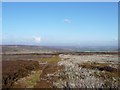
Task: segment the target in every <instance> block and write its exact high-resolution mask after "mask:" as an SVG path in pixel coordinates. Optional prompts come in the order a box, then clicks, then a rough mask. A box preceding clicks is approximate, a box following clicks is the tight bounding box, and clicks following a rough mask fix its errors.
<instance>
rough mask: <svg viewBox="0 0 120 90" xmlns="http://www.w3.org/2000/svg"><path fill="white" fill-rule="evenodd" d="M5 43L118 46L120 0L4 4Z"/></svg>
mask: <svg viewBox="0 0 120 90" xmlns="http://www.w3.org/2000/svg"><path fill="white" fill-rule="evenodd" d="M2 17H3V18H2V20H3V23H2V24H3V39H2V40H3V44H32V45H115V44H117V40H118V3H117V2H111V3H110V2H102V3H98V2H96V3H95V2H90V3H83V2H79V3H73V2H71V3H68V2H66V3H65V2H63V3H53V2H50V3H43V2H39V3H38V2H37V3H35V2H31V3H30V2H21V3H20V2H19V3H8V2H6V3H5V2H4V3H3V4H2Z"/></svg>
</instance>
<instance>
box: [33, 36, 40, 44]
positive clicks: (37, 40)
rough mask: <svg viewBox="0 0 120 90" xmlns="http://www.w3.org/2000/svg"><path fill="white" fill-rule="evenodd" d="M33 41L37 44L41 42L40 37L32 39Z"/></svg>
mask: <svg viewBox="0 0 120 90" xmlns="http://www.w3.org/2000/svg"><path fill="white" fill-rule="evenodd" d="M33 39H34V41H35V42H37V43H39V42H41V37H34V38H33Z"/></svg>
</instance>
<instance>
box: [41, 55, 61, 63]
mask: <svg viewBox="0 0 120 90" xmlns="http://www.w3.org/2000/svg"><path fill="white" fill-rule="evenodd" d="M39 60H40V61H41V62H47V63H57V62H58V61H60V60H61V59H60V57H59V56H58V55H53V56H52V57H46V58H40V59H39Z"/></svg>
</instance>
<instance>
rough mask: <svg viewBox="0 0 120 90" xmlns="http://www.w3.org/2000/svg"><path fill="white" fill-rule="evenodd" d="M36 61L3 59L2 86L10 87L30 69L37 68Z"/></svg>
mask: <svg viewBox="0 0 120 90" xmlns="http://www.w3.org/2000/svg"><path fill="white" fill-rule="evenodd" d="M38 69H39V63H38V62H37V61H22V60H21V61H3V62H2V87H3V88H10V87H11V86H12V85H13V83H14V82H15V81H17V80H18V79H20V78H23V77H25V76H27V75H28V74H29V73H30V72H31V71H32V70H38Z"/></svg>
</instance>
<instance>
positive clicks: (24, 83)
mask: <svg viewBox="0 0 120 90" xmlns="http://www.w3.org/2000/svg"><path fill="white" fill-rule="evenodd" d="M41 72H42V71H41V70H37V71H32V73H31V74H30V75H29V76H27V77H24V78H21V79H20V80H18V81H17V82H15V83H14V85H13V88H33V87H34V86H35V85H36V83H37V81H38V80H39V77H40V74H41Z"/></svg>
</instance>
